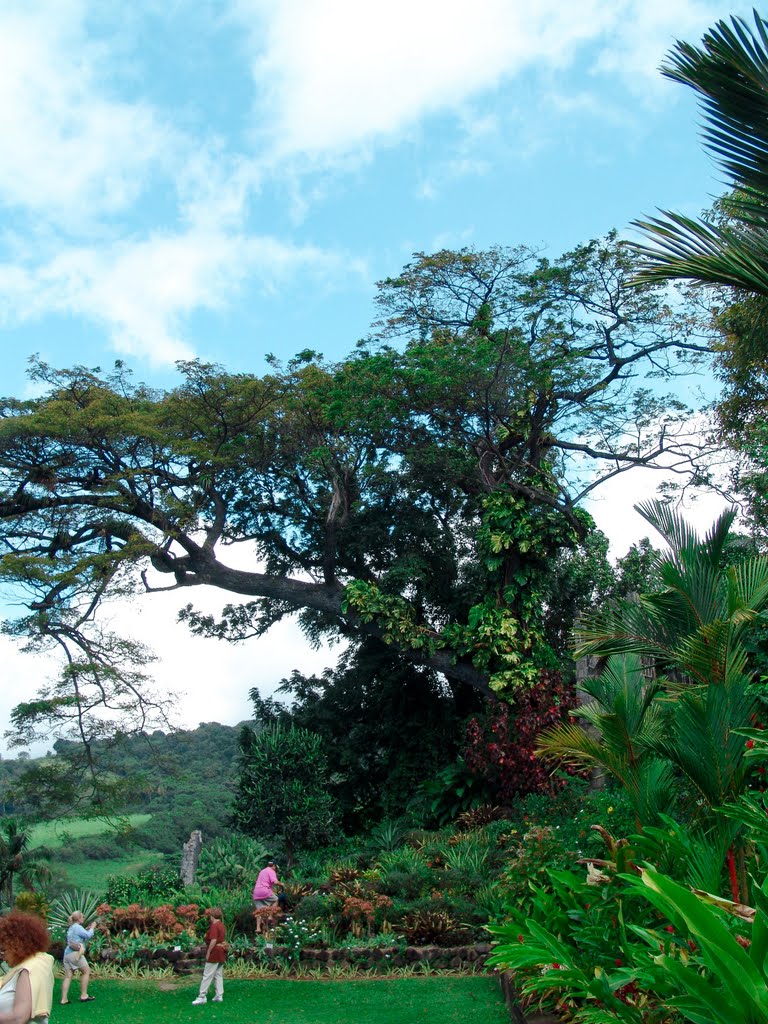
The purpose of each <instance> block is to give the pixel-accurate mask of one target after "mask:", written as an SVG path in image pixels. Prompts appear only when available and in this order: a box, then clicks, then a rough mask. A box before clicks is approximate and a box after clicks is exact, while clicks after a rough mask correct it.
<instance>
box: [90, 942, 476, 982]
mask: <svg viewBox="0 0 768 1024" xmlns="http://www.w3.org/2000/svg"><path fill="white" fill-rule="evenodd" d="M490 952H491V946H490V944H489V943H485V942H477V943H473V944H470V945H465V946H454V947H444V946H407V947H405V949H403V948H402V946H376V947H373V948H372V947H370V946H359V947H354V946H353V947H350V948H336V949H312V948H310V947H308V948H306V949H302V950H301V951H300V952H299V954H298V956H297V957H294V956H293V955H292V952H291V950H290V948H289V947H288V946H277V945H276V946H274V947H273V948H272V949H264V948H261V947H259V948H255V947H254V948H253V949H246V950H238V951H237V952H236V953H234V954H231V957H232V959H239V960H241V961H244V962H245V963H254V964H256V963H258V964H262V965H269V964H274V965H275V967H276V968H278V967H281V966H284V965H286V964H290V963H292V962H296V961H298V962H300V963H301V964H302V965H303V966H305V967H307V968H316V969H319V970H322V969H324V968H326V969H329V970H330V969H333V970H334V971H337V970H339V969H344V968H346V969H351V970H354V969H358V970H360V971H365V972H368V973H376V972H377V971H381V972H387V971H390V970H391V969H393V968H402V967H409V966H414V965H416V964H424V966H425V967H428V968H429V969H430V970H431V971H441V970H442V971H466V972H475V971H479V970H481V969H482V968H483V967H484V965H485V962H486V960H487V959H488V956H489V955H490ZM100 959H101V961H102V963H115V964H118V965H120V966H122V967H125V966H128V965H129V964H137V965H139V966H143V967H153V968H159V969H163V968H167V967H169V968H171V970H173V972H174V973H175V974H179V975H187V974H191V973H193V972H195V971H197V972H199V971H201V970H202V966H203V963H204V962H205V947H203V946H195V947H193V948H192V949H189V950H181V949H175V948H173V947H159V948H157V949H146V950H140V951H138V952H137V953H135V954H133V955H132V956H131V957H125V956H122V955H120V953H119V952H118V951H116V950H114V949H111V948H106V949H103V950H102V951H101V954H100Z"/></svg>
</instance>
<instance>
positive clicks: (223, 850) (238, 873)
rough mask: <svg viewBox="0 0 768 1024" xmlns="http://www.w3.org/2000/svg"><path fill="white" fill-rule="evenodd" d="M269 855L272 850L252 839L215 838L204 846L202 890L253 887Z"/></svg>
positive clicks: (200, 871)
mask: <svg viewBox="0 0 768 1024" xmlns="http://www.w3.org/2000/svg"><path fill="white" fill-rule="evenodd" d="M269 856H270V850H268V849H267V847H266V846H264V844H263V843H262V842H261V841H260V840H258V839H252V838H251V837H250V836H241V835H237V834H233V835H231V836H227V837H226V838H219V839H214V840H213V841H212V842H210V843H204V844H203V848H202V850H201V851H200V862H199V864H198V868H197V874H196V879H197V881H198V882H199V884H200V885H201V886H203V888H206V887H209V886H215V887H217V888H224V889H238V888H240V889H242V888H245V887H248V886H250V887H253V883H254V882H255V881H256V876H257V875H258V873H259V871H261V869H262V868H263V867H264V864H265V863H266V861H267V858H268V857H269Z"/></svg>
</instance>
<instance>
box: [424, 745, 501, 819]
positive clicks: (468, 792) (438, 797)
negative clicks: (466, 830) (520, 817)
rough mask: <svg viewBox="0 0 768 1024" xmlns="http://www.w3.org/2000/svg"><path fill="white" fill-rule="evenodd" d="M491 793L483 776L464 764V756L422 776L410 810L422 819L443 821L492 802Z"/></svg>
mask: <svg viewBox="0 0 768 1024" xmlns="http://www.w3.org/2000/svg"><path fill="white" fill-rule="evenodd" d="M492 800H493V794H492V793H491V790H490V786H489V784H488V783H487V782H486V780H485V779H483V778H481V777H480V776H479V775H474V774H473V773H472V772H470V770H469V768H467V765H466V762H465V761H464V758H463V757H460V756H459V757H457V758H456V760H455V761H454V762H453V763H452V764H449V765H446V767H445V768H442V769H441V770H440V771H439V772H436V773H435V774H434V775H433V776H432V777H431V778H428V779H425V780H424V781H423V782H422V784H421V786H420V792H418V793H417V794H416V797H415V798H414V800H413V804H412V807H413V810H414V812H415V813H417V814H420V815H421V817H422V820H423V821H424V822H425V823H429V822H437V823H438V824H440V825H445V824H446V823H447V822H449V821H453V820H454V818H457V817H458V816H459V815H460V814H463V813H464V812H466V811H470V810H472V809H473V808H475V807H482V806H485V805H487V804H489V803H492Z"/></svg>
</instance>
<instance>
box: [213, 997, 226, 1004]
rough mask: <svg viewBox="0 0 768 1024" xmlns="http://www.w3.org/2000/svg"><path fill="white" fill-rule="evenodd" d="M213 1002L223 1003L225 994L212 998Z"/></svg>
mask: <svg viewBox="0 0 768 1024" xmlns="http://www.w3.org/2000/svg"><path fill="white" fill-rule="evenodd" d="M211 1002H212V1003H223V1002H224V996H214V997H213V999H212V1000H211Z"/></svg>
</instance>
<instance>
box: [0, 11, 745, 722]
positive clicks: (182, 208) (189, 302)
mask: <svg viewBox="0 0 768 1024" xmlns="http://www.w3.org/2000/svg"><path fill="white" fill-rule="evenodd" d="M748 12H749V6H748V5H739V6H734V7H731V8H729V9H726V8H723V7H722V6H721V5H719V4H715V3H710V2H707V0H698V2H697V0H580V2H577V3H567V2H564V0H527V2H523V0H474V3H472V4H467V3H465V2H461V3H460V2H456V0H408V2H406V0H390V2H389V3H388V4H386V5H383V4H378V3H372V2H366V0H175V2H174V0H133V2H131V3H130V4H128V3H108V4H105V3H96V2H95V0H94V2H90V3H89V2H87V0H50V2H43V0H24V2H23V3H16V2H15V0H0V18H1V19H2V21H1V24H2V32H0V133H1V134H2V139H3V159H2V160H1V161H0V224H2V231H1V232H0V330H1V331H2V342H3V364H4V373H3V384H2V392H3V393H5V394H21V393H24V391H25V388H26V387H27V384H26V381H25V376H24V371H25V368H26V364H27V359H28V357H29V356H30V355H32V354H33V353H39V354H40V355H41V356H42V357H43V358H44V359H45V360H47V361H49V362H51V363H53V364H54V365H59V366H65V365H70V364H72V363H75V362H77V363H84V364H86V365H89V366H95V365H100V366H102V367H108V366H110V365H111V363H112V362H113V360H114V359H116V358H122V359H124V360H126V362H127V363H128V364H129V365H130V366H131V367H132V368H133V369H134V370H135V372H136V375H137V377H138V378H139V379H143V380H146V381H148V382H151V383H153V384H156V385H159V386H164V385H170V384H172V383H173V382H174V380H175V375H174V360H176V359H179V358H188V357H191V356H200V357H202V358H204V359H209V360H216V361H220V362H222V363H224V364H225V365H226V366H228V367H230V368H232V369H234V370H254V371H256V372H260V371H262V370H263V369H264V362H263V359H264V355H265V354H266V353H269V352H273V353H276V354H277V355H279V356H283V357H288V356H291V355H292V354H294V353H295V352H297V351H299V350H301V349H304V348H306V347H313V348H316V349H319V350H320V351H322V352H323V353H324V354H325V355H326V356H329V357H331V358H337V357H342V356H343V355H345V354H346V353H347V352H349V351H350V350H351V348H352V346H353V345H354V343H355V341H356V340H357V339H358V338H359V337H362V336H364V335H365V334H366V333H367V331H368V329H369V326H370V323H371V321H372V319H373V318H374V315H375V314H374V307H373V296H374V291H375V282H376V280H378V279H381V278H383V277H386V276H388V275H393V274H396V273H397V272H398V271H399V270H400V268H401V267H402V266H403V264H404V263H405V262H407V261H408V259H409V257H410V255H411V254H412V253H413V252H414V251H417V250H424V251H434V250H436V249H439V248H443V247H449V248H457V247H462V246H474V247H478V248H482V247H483V246H489V245H492V244H502V245H517V244H521V243H524V244H527V245H532V246H541V247H542V248H543V249H544V250H545V251H546V252H547V253H548V254H549V255H550V256H557V255H559V254H560V253H561V252H563V251H565V250H566V249H568V248H570V247H572V246H574V245H576V244H578V243H580V242H583V241H586V240H587V239H589V238H592V237H596V236H599V235H601V234H603V233H605V232H606V231H608V230H609V229H611V228H614V227H615V228H617V229H618V230H619V231H620V232H625V231H626V230H628V225H629V223H630V222H631V220H632V219H633V218H635V217H638V216H641V215H643V214H649V213H652V212H653V211H654V209H655V208H656V207H661V208H670V209H675V210H679V211H683V212H686V213H691V214H696V213H697V212H698V211H699V210H701V209H702V208H703V207H705V206H707V205H708V204H709V203H710V201H711V199H712V197H713V196H715V195H717V194H718V193H719V192H720V190H721V189H720V186H719V184H718V182H717V179H716V176H715V173H714V169H713V167H712V165H711V163H710V161H709V160H708V158H707V157H706V155H705V154H704V152H703V151H702V149H701V146H700V144H699V141H698V138H697V128H696V121H697V113H696V108H695V103H694V99H693V96H692V95H691V94H690V93H689V91H688V90H686V89H684V88H683V87H681V86H679V85H675V84H673V83H671V82H669V81H667V80H665V79H662V78H661V76H660V75H659V74H658V72H657V70H656V69H657V67H658V65H659V63H660V62H661V60H662V59H663V57H664V54H665V52H666V51H667V50H668V49H669V48H670V46H671V45H672V44H673V42H674V40H675V39H676V38H682V39H687V40H698V39H700V37H701V35H702V33H703V32H704V30H705V29H706V28H707V27H709V26H710V25H711V24H712V23H713V22H714V21H715V20H717V19H718V18H721V17H727V16H729V15H730V14H733V13H736V14H742V15H747V14H748ZM622 488H623V491H622V494H623V497H624V504H625V507H626V505H627V494H628V490H627V485H626V483H625V482H622ZM625 519H626V516H623V517H622V521H623V520H625ZM601 525H606V526H607V525H608V524H601ZM624 547H626V544H624ZM219 603H220V601H218V602H214V607H215V606H216V605H217V604H219ZM154 607H155V609H156V608H157V607H159V605H157V604H156V605H155V606H154ZM163 614H165V613H163ZM146 618H147V620H149V621H148V622H147V623H145V625H146V626H148V627H150V628H148V633H152V634H153V636H150V637H149V639H150V642H153V641H155V642H156V643H157V644H158V645H159V646H160V647H162V646H163V636H164V635H165V634H168V635H170V634H171V633H172V634H173V640H172V641H169V643H170V644H171V647H172V648H173V655H174V658H175V662H174V666H171V667H168V666H166V669H165V670H163V671H165V677H163V678H165V679H166V680H168V685H170V681H171V677H172V676H173V674H174V672H175V673H176V674H177V675H178V674H184V672H187V674H189V673H188V670H187V669H184V668H183V666H182V667H181V668H180V662H179V656H180V649H181V647H182V646H183V648H184V654H185V657H186V658H187V664H188V665H189V664H191V663H194V664H195V665H196V666H198V673H197V674H198V676H199V677H200V686H199V690H200V691H201V692H202V690H203V689H204V685H203V684H204V681H205V678H206V674H208V675H210V673H216V672H220V671H225V672H227V673H228V674H229V675H230V676H231V677H232V678H233V679H235V680H236V682H235V683H234V684H233V687H232V697H231V700H229V698H228V697H227V696H226V695H225V694H220V695H219V701H220V702H223V703H220V704H219V706H218V707H217V709H216V710H217V711H218V712H220V713H219V714H218V715H217V714H214V713H209V711H210V710H211V709H209V708H206V707H205V701H204V698H203V697H199V699H197V703H195V704H194V710H191V709H192V707H193V705H191V704H190V705H189V708H190V710H189V713H188V720H190V721H191V722H192V723H193V724H194V722H196V721H197V720H199V719H200V718H213V717H219V719H220V720H222V721H229V720H237V718H238V717H242V716H243V715H244V714H245V712H246V710H247V708H246V705H245V702H244V701H243V694H244V692H245V689H246V688H247V685H249V683H250V684H251V685H252V682H253V673H254V668H253V662H254V651H253V649H251V651H250V652H245V653H243V655H242V659H241V662H238V663H237V664H235V662H234V661H232V662H231V663H230V661H228V660H226V659H230V657H234V656H231V655H230V654H224V653H222V649H221V648H220V647H219V646H218V645H217V646H216V651H217V652H218V653H215V652H214V653H211V654H210V655H204V654H203V653H202V651H203V649H202V648H201V647H199V646H196V644H199V643H201V642H198V641H192V640H190V639H188V638H187V637H186V635H185V637H184V639H183V641H182V640H181V639H180V632H179V631H176V630H174V629H173V626H172V621H173V614H172V610H170V611H169V612H168V614H167V616H166V618H165V619H163V616H162V615H159V614H156V613H155V612H148V613H147V616H146ZM137 628H138V627H137ZM281 636H282V635H281ZM261 644H262V646H260V650H259V654H258V661H259V666H260V671H261V672H262V675H263V676H264V679H265V680H269V679H271V680H273V681H276V680H277V679H279V678H280V675H287V674H288V673H289V672H290V670H291V669H292V668H293V667H303V668H309V667H321V666H322V664H325V663H326V662H327V661H328V660H332V659H329V658H328V657H327V656H326V655H325V654H321V655H315V654H312V653H306V656H304V655H302V657H304V659H305V660H304V661H301V659H300V658H299V655H298V654H297V653H296V652H297V650H298V645H297V642H296V638H295V636H294V635H293V634H290V633H286V634H285V636H283V637H282V639H281V637H280V636H278V637H277V638H275V637H273V638H272V639H271V640H270V639H269V638H267V640H265V641H262V642H261ZM0 647H2V650H0V663H2V665H3V666H4V671H5V672H6V677H7V674H8V673H9V672H10V673H11V674H12V675H14V676H16V677H20V676H21V675H23V676H24V677H25V678H27V677H28V678H29V679H30V680H31V679H32V677H33V675H34V673H29V672H28V671H27V663H23V664H22V663H21V662H20V661H19V660H18V656H17V655H16V654H15V653H14V652H12V651H11V650H10V648H9V647H8V646H7V642H6V641H3V644H1V645H0ZM206 650H207V649H206ZM211 650H213V649H211ZM281 652H282V654H281ZM283 655H284V656H283ZM205 657H210V659H211V660H210V663H209V664H210V667H209V668H205V664H206V663H205ZM3 658H5V661H3ZM281 658H282V660H281ZM222 665H225V667H224V668H222ZM238 680H239V681H238ZM30 685H31V684H30ZM228 700H229V703H227V701H228ZM222 708H223V710H222ZM2 710H3V709H2V707H0V713H1V712H2Z"/></svg>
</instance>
